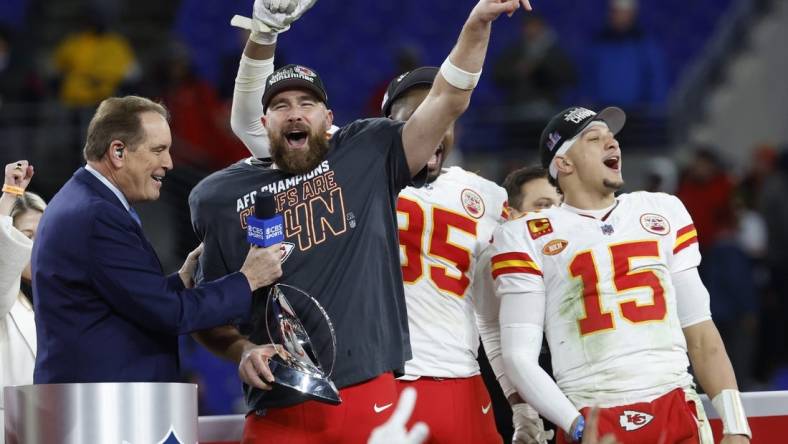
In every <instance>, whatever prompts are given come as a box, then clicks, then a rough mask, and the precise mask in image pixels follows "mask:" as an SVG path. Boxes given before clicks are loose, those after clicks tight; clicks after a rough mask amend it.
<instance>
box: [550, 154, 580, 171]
mask: <svg viewBox="0 0 788 444" xmlns="http://www.w3.org/2000/svg"><path fill="white" fill-rule="evenodd" d="M553 165H555V169H556V170H557V171H558V172H559V173H564V174H571V173H572V172H573V171H574V170H575V167H574V165H573V164H572V161H571V160H569V158H568V157H565V156H555V157H554V158H553Z"/></svg>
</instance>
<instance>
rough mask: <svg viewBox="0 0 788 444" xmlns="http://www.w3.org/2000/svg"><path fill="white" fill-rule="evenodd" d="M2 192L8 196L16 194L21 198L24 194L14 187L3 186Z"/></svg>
mask: <svg viewBox="0 0 788 444" xmlns="http://www.w3.org/2000/svg"><path fill="white" fill-rule="evenodd" d="M3 192H4V193H9V194H16V195H17V196H23V195H24V194H25V189H24V188H20V187H17V186H14V185H9V184H4V185H3Z"/></svg>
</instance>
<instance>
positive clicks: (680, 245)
mask: <svg viewBox="0 0 788 444" xmlns="http://www.w3.org/2000/svg"><path fill="white" fill-rule="evenodd" d="M696 243H698V232H697V231H694V230H693V231H690V232H689V233H687V234H685V235H684V236H681V237H680V238H678V239H676V246H675V247H673V254H676V253H678V252H679V251H681V250H683V249H685V248H687V247H689V246H690V245H692V244H696Z"/></svg>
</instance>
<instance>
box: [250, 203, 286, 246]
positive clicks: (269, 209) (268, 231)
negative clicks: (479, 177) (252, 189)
mask: <svg viewBox="0 0 788 444" xmlns="http://www.w3.org/2000/svg"><path fill="white" fill-rule="evenodd" d="M246 226H247V228H246V240H247V241H248V242H249V243H250V244H252V245H257V246H258V247H263V248H266V247H270V246H271V245H274V244H278V243H279V242H282V241H284V240H285V234H284V233H285V224H284V218H282V215H281V214H277V213H276V202H275V201H274V195H273V194H271V193H261V194H258V195H257V197H256V198H255V203H254V216H249V217H247V218H246Z"/></svg>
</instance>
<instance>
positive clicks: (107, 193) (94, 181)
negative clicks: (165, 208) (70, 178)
mask: <svg viewBox="0 0 788 444" xmlns="http://www.w3.org/2000/svg"><path fill="white" fill-rule="evenodd" d="M74 178H75V179H76V180H79V181H80V182H83V183H85V184H87V185H88V186H89V187H90V188H91V189H92V190H93V191H95V192H96V193H97V194H98V195H100V196H101V197H103V198H104V199H106V200H108V201H109V202H112V203H113V204H114V205H117V206H118V207H119V208H122V209H123V211H125V212H126V214H127V215H128V218H129V220H130V221H132V222H133V223H132V224H131V225H132V226H133V229H134V230H135V231H136V233H137V234H138V235H139V236H140V239H142V241H143V243H144V245H145V248H146V249H147V250H148V251H150V253H151V254H152V255H153V257H155V258H156V263H157V264H159V269H163V268H162V266H161V261H159V255H158V254H156V250H155V249H154V248H153V245H151V244H150V242H148V238H147V237H145V233H144V232H143V231H142V227H140V225H139V224H138V223H137V222H136V221H135V220H134V219H133V218H132V217H131V214H129V212H128V210H126V207H124V206H123V202H121V201H120V200H119V199H118V196H116V195H115V193H113V192H112V190H110V189H109V188H107V186H106V185H104V184H103V183H101V181H100V180H98V178H96V176H94V175H93V174H91V172H90V171H88V170H86V169H85V168H80V169H78V170H77V171H76V172H75V173H74Z"/></svg>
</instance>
